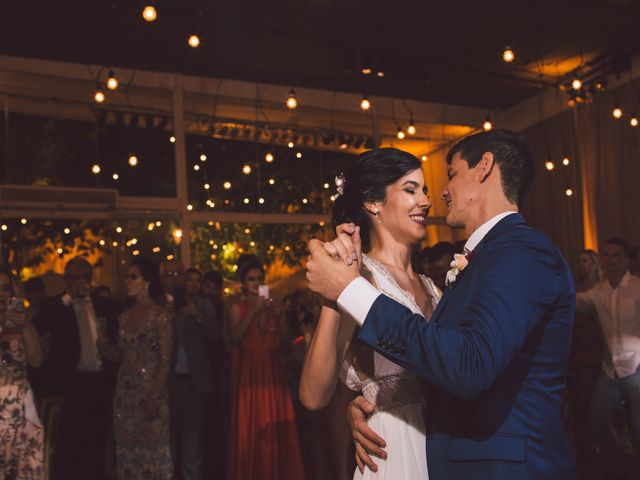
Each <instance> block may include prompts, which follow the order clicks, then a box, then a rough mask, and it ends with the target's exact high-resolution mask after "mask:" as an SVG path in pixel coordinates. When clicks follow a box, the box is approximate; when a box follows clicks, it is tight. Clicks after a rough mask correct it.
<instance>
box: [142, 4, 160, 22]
mask: <svg viewBox="0 0 640 480" xmlns="http://www.w3.org/2000/svg"><path fill="white" fill-rule="evenodd" d="M142 18H144V19H145V20H146V21H147V22H153V21H155V19H156V18H158V12H157V10H156V9H155V7H154V6H153V5H147V6H146V7H144V9H143V10H142Z"/></svg>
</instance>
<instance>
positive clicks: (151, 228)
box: [147, 223, 156, 231]
mask: <svg viewBox="0 0 640 480" xmlns="http://www.w3.org/2000/svg"><path fill="white" fill-rule="evenodd" d="M155 227H156V226H155V225H154V224H153V223H150V224H149V225H147V230H149V231H151V230H153V229H154V228H155Z"/></svg>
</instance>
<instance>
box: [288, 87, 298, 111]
mask: <svg viewBox="0 0 640 480" xmlns="http://www.w3.org/2000/svg"><path fill="white" fill-rule="evenodd" d="M287 108H288V109H289V110H295V109H296V108H298V99H297V98H296V92H295V90H294V89H293V88H292V89H291V90H289V96H288V97H287Z"/></svg>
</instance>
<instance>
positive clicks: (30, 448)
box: [0, 267, 45, 480]
mask: <svg viewBox="0 0 640 480" xmlns="http://www.w3.org/2000/svg"><path fill="white" fill-rule="evenodd" d="M27 364H28V365H30V366H32V367H36V368H37V367H39V366H40V365H41V364H42V349H41V347H40V340H39V338H38V334H37V333H36V330H35V328H34V327H33V326H32V325H31V324H30V323H29V321H28V313H27V310H26V306H25V300H24V298H23V292H22V291H21V287H20V284H19V283H18V281H17V280H16V278H15V277H14V276H13V274H12V273H11V271H10V270H9V269H8V268H5V267H0V478H2V479H5V478H6V479H9V478H16V479H20V480H44V478H45V471H44V449H43V430H42V424H41V423H40V419H39V418H38V414H37V412H36V408H35V405H34V402H33V393H32V391H31V386H30V385H29V381H28V380H27Z"/></svg>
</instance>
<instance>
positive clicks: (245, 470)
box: [227, 260, 305, 480]
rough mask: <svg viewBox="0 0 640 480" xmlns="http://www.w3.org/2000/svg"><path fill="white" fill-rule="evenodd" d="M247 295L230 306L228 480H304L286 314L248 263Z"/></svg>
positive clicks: (243, 274)
mask: <svg viewBox="0 0 640 480" xmlns="http://www.w3.org/2000/svg"><path fill="white" fill-rule="evenodd" d="M239 276H240V281H241V282H242V293H241V294H240V295H238V296H237V297H236V298H235V299H234V301H232V302H231V304H230V306H229V336H230V339H231V342H232V344H233V349H232V356H231V438H230V442H229V462H228V468H227V479H228V480H241V479H246V478H262V479H265V480H287V479H291V480H293V479H296V480H297V479H304V478H305V475H304V468H303V466H302V457H301V454H300V445H299V443H298V432H297V429H296V421H295V414H294V411H293V401H292V399H291V393H290V391H289V385H288V383H287V376H286V372H285V369H284V363H283V361H282V357H281V354H280V343H281V341H280V340H281V337H282V332H283V323H284V322H283V315H282V314H281V313H280V312H278V311H277V310H276V308H275V307H274V305H273V302H272V301H271V299H270V298H269V293H268V288H267V287H266V285H264V271H263V268H262V265H261V264H260V263H259V262H257V261H255V260H251V261H247V262H246V263H243V264H242V266H241V267H240V269H239Z"/></svg>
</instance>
